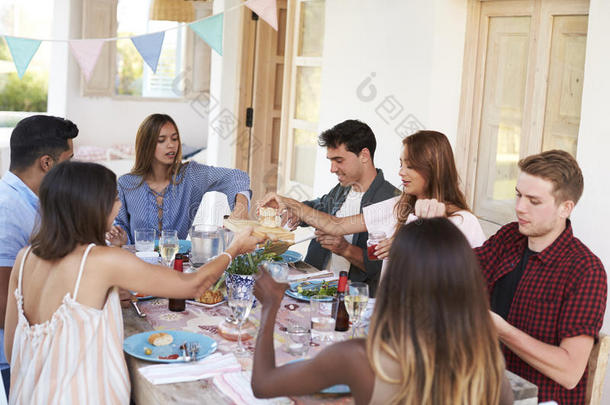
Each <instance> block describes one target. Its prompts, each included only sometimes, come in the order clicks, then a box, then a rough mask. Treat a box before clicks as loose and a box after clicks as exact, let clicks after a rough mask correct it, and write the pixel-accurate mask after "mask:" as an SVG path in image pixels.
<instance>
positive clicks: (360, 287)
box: [345, 281, 369, 339]
mask: <svg viewBox="0 0 610 405" xmlns="http://www.w3.org/2000/svg"><path fill="white" fill-rule="evenodd" d="M368 302H369V286H368V285H367V284H366V283H361V282H359V281H354V282H351V283H350V284H349V286H348V292H347V295H346V296H345V308H346V309H347V313H348V314H349V319H351V320H352V339H353V338H354V336H355V335H356V329H358V327H359V326H360V322H362V318H363V316H364V312H365V310H366V304H367V303H368Z"/></svg>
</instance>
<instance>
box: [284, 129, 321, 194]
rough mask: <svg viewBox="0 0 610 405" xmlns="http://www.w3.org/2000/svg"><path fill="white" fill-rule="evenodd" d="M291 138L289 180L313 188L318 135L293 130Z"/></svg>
mask: <svg viewBox="0 0 610 405" xmlns="http://www.w3.org/2000/svg"><path fill="white" fill-rule="evenodd" d="M293 136H294V141H293V147H292V170H291V175H290V180H292V181H296V182H299V183H302V184H306V185H308V186H310V187H313V178H314V176H313V174H314V172H315V168H316V148H317V139H318V135H317V134H316V133H315V132H310V131H304V130H302V129H295V130H294V132H293Z"/></svg>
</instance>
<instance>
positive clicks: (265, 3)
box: [244, 0, 277, 31]
mask: <svg viewBox="0 0 610 405" xmlns="http://www.w3.org/2000/svg"><path fill="white" fill-rule="evenodd" d="M244 5H245V6H246V7H248V8H249V9H250V10H252V11H254V12H255V13H256V14H258V16H259V17H260V18H262V19H263V20H265V21H266V22H267V24H269V25H270V26H272V27H273V29H274V30H276V31H277V2H276V0H248V1H246V2H245V3H244Z"/></svg>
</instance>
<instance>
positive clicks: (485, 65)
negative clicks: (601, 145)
mask: <svg viewBox="0 0 610 405" xmlns="http://www.w3.org/2000/svg"><path fill="white" fill-rule="evenodd" d="M588 10H589V1H588V0H501V1H500V0H486V1H481V0H470V10H469V16H468V27H467V42H466V51H465V57H464V73H463V78H462V99H461V112H460V124H459V129H458V142H457V150H458V153H457V156H458V160H459V163H460V174H461V177H462V178H463V179H465V180H466V195H467V197H468V200H469V202H470V203H471V206H472V207H473V209H474V212H475V214H476V215H477V216H479V217H480V218H481V219H482V220H483V221H482V223H483V226H484V228H485V229H486V232H488V233H490V232H491V231H493V230H494V229H497V226H498V225H502V224H505V223H506V222H509V221H511V220H513V219H514V198H515V185H516V182H517V176H518V166H517V163H518V161H519V159H522V158H524V157H526V156H529V155H532V154H536V153H539V152H541V151H544V150H549V149H562V150H566V151H568V152H570V153H572V154H573V155H576V148H577V139H578V129H579V124H580V108H581V98H582V88H583V86H582V84H583V80H584V63H585V50H586V36H587V21H588ZM475 44H476V45H475ZM461 156H465V157H467V159H465V160H464V159H462V158H461Z"/></svg>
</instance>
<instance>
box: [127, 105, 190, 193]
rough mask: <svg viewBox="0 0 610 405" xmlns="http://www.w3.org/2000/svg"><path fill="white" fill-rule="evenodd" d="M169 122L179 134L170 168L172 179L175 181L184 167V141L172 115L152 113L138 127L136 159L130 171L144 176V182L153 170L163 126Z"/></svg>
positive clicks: (169, 174)
mask: <svg viewBox="0 0 610 405" xmlns="http://www.w3.org/2000/svg"><path fill="white" fill-rule="evenodd" d="M167 123H170V124H172V125H173V126H174V128H175V129H176V134H178V150H177V151H176V157H175V158H174V163H172V164H171V165H170V167H169V168H168V176H169V178H170V181H172V182H174V183H175V179H176V174H177V173H178V172H179V171H180V169H181V167H182V143H181V142H180V132H178V126H177V125H176V123H175V122H174V120H173V119H172V117H170V116H169V115H167V114H151V115H149V116H148V117H146V118H145V119H144V121H142V123H141V124H140V126H139V127H138V133H137V135H136V161H135V164H134V166H133V168H132V169H131V172H130V173H131V174H133V175H136V176H142V182H143V181H144V177H146V176H147V175H149V174H150V173H151V172H152V162H153V159H154V156H155V150H156V148H157V140H158V138H159V134H160V133H161V128H162V127H163V126H164V125H165V124H167Z"/></svg>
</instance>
